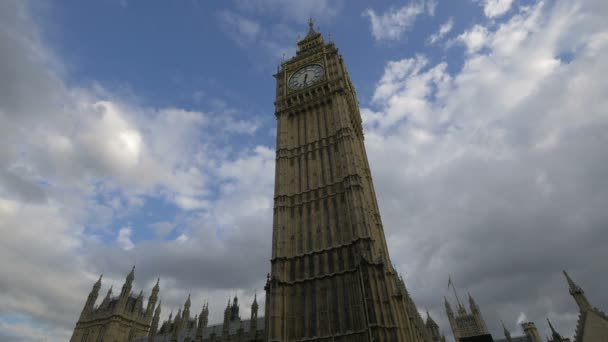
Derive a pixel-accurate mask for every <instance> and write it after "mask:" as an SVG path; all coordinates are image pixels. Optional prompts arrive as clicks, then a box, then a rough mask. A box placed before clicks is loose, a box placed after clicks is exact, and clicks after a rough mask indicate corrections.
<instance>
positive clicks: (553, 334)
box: [547, 317, 562, 342]
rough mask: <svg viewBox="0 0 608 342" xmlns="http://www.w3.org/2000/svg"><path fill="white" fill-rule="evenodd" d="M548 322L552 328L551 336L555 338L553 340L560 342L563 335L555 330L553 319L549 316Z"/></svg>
mask: <svg viewBox="0 0 608 342" xmlns="http://www.w3.org/2000/svg"><path fill="white" fill-rule="evenodd" d="M547 323H549V328H551V335H552V336H551V337H552V338H553V341H555V342H559V341H561V340H562V335H560V334H559V333H558V332H557V331H555V328H553V324H551V321H550V320H549V318H548V317H547Z"/></svg>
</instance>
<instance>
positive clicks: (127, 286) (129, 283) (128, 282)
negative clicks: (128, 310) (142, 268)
mask: <svg viewBox="0 0 608 342" xmlns="http://www.w3.org/2000/svg"><path fill="white" fill-rule="evenodd" d="M134 279H135V266H133V268H132V269H131V272H129V274H127V278H126V279H125V283H124V284H123V285H122V290H121V291H120V300H122V301H123V303H126V300H127V297H129V294H130V293H131V288H132V287H133V280H134Z"/></svg>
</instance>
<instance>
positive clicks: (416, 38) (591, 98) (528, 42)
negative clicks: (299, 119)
mask: <svg viewBox="0 0 608 342" xmlns="http://www.w3.org/2000/svg"><path fill="white" fill-rule="evenodd" d="M309 17H312V18H313V19H314V22H315V26H318V29H319V30H320V31H321V32H322V33H323V34H324V35H325V38H326V40H328V39H331V40H333V41H334V42H335V44H336V46H337V47H338V48H339V50H340V52H341V54H342V55H343V56H344V59H345V63H346V66H347V68H348V70H349V73H350V76H351V78H352V81H353V83H354V85H355V87H356V89H357V95H358V99H359V102H360V107H361V113H362V116H363V122H364V131H365V144H366V148H367V152H368V157H369V162H370V166H371V170H372V174H373V178H374V184H375V188H376V192H377V195H378V202H379V206H380V211H381V214H382V218H383V222H384V226H385V233H386V236H387V240H388V246H389V252H390V255H391V259H392V261H393V264H394V265H395V267H396V269H397V270H398V271H399V272H400V273H401V274H402V275H403V278H404V280H405V283H406V285H407V287H408V290H409V292H410V294H411V295H412V297H413V299H414V301H415V302H416V304H417V306H418V308H419V310H420V311H421V313H422V314H423V316H426V313H425V312H426V310H428V311H429V312H430V314H431V316H432V317H433V318H434V319H435V320H436V321H437V322H438V323H439V325H440V327H441V329H442V331H443V332H444V333H445V334H446V335H447V336H451V332H450V329H449V326H448V323H447V318H446V316H445V312H444V304H443V296H447V297H448V299H449V300H450V301H451V302H452V303H454V302H455V299H454V296H453V294H452V293H451V291H448V288H447V283H448V275H450V274H451V278H452V280H453V282H454V284H455V286H456V289H457V290H458V291H459V295H460V297H461V301H462V300H464V299H465V298H466V294H467V292H468V293H470V294H471V295H472V296H473V297H474V298H475V300H476V301H477V303H478V304H479V306H480V308H481V311H482V313H483V315H484V318H485V321H486V324H487V326H488V328H489V330H490V332H491V333H492V334H494V336H495V337H498V336H501V334H502V328H501V326H500V320H501V319H502V320H503V321H504V322H505V325H506V326H507V327H508V328H509V329H510V330H511V331H512V333H513V334H514V335H519V334H521V327H520V325H519V324H520V323H521V322H524V321H534V322H536V325H537V326H538V328H539V330H540V332H541V335H542V336H546V335H548V331H549V329H548V326H547V324H546V323H545V319H546V318H547V317H549V318H550V319H551V321H552V322H553V323H554V326H556V328H557V329H558V331H559V332H560V333H561V334H562V335H565V336H570V337H571V336H572V335H573V334H574V329H575V325H576V319H577V307H576V304H575V302H574V301H573V299H572V298H571V297H570V295H569V294H568V291H567V285H566V282H565V280H564V278H563V276H562V274H561V270H562V269H566V270H568V271H569V273H570V275H571V276H572V277H573V278H574V280H575V281H576V282H577V283H578V284H579V285H580V286H582V287H583V289H584V290H585V291H586V294H587V296H588V298H589V299H590V301H591V302H592V303H593V304H594V305H595V306H597V307H599V308H601V309H603V310H607V309H608V293H607V292H606V291H605V283H606V282H607V281H608V273H607V272H606V270H607V269H606V265H607V263H606V260H608V249H607V248H606V245H608V233H607V231H608V212H607V211H606V207H607V204H608V182H606V179H607V178H608V154H607V153H606V150H605V149H606V146H607V145H608V133H607V132H608V110H607V108H608V97H606V94H608V80H607V79H606V77H605V75H607V74H608V59H606V58H605V56H607V55H608V24H607V22H606V20H605V19H606V17H608V2H606V1H603V0H580V1H570V0H555V1H525V0H459V1H446V0H413V1H387V0H382V1H374V2H365V1H358V0H349V1H346V0H342V1H339V0H338V1H329V0H310V1H289V0H249V1H246V0H227V1H213V2H212V1H202V0H201V1H197V0H189V1H186V0H185V1H179V2H178V1H173V2H166V1H145V2H144V1H136V0H104V1H96V2H83V1H76V0H66V1H61V2H51V1H25V0H24V1H20V0H3V1H0V234H1V236H2V239H0V340H2V341H66V340H68V339H69V337H70V336H71V332H72V330H73V327H74V325H75V322H76V320H77V318H78V315H79V313H80V310H81V309H82V306H83V305H84V302H85V300H86V297H87V295H88V293H89V291H90V290H91V287H92V286H93V283H94V282H95V281H96V279H97V278H98V277H99V275H100V274H102V273H103V285H102V289H101V296H103V295H104V294H105V292H106V291H107V289H108V287H109V286H110V285H113V286H114V288H115V289H117V288H120V286H121V285H122V284H123V282H124V278H125V276H126V274H127V273H128V272H129V270H130V269H131V267H132V266H133V265H136V269H135V285H134V290H135V291H139V290H140V289H143V291H144V293H145V294H149V293H150V290H151V288H152V286H153V285H154V283H155V282H156V279H157V278H158V277H160V286H161V292H160V297H161V299H162V315H161V316H162V317H163V318H165V317H167V316H168V315H169V313H170V312H171V311H177V309H178V308H179V307H180V306H181V305H182V304H183V303H184V301H185V300H186V298H187V296H188V293H191V294H192V311H193V312H198V311H200V310H201V308H202V306H203V304H204V303H205V302H208V303H209V307H210V323H219V322H221V319H222V310H223V308H224V306H225V303H226V300H227V298H228V297H231V296H234V295H238V296H239V301H240V303H241V313H242V316H243V318H248V317H249V308H248V307H249V305H250V303H251V301H252V299H253V296H254V294H255V293H257V295H258V300H259V301H260V303H261V304H263V302H264V301H263V297H264V293H263V286H264V283H265V279H266V273H267V272H268V271H269V269H270V267H269V259H270V247H271V230H272V220H271V216H272V210H271V208H272V206H273V184H274V157H275V153H274V141H275V129H276V127H275V125H276V124H275V119H274V115H273V111H274V108H273V101H274V87H275V83H274V79H273V77H272V75H273V73H275V72H276V70H277V66H278V65H279V64H280V63H281V60H282V58H289V57H290V56H292V55H293V54H294V52H295V46H296V42H297V40H298V37H299V36H303V35H304V34H305V33H306V32H307V20H308V18H309ZM330 35H331V38H330ZM283 56H285V57H283ZM260 310H261V312H263V305H262V307H261V308H260Z"/></svg>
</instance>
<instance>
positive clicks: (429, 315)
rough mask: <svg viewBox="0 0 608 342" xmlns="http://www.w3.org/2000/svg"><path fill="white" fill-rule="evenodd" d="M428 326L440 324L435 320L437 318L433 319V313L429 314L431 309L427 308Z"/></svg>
mask: <svg viewBox="0 0 608 342" xmlns="http://www.w3.org/2000/svg"><path fill="white" fill-rule="evenodd" d="M425 324H426V326H427V327H431V326H434V327H435V326H436V327H439V325H437V322H435V320H434V319H433V317H431V314H429V310H428V309H427V310H426V322H425Z"/></svg>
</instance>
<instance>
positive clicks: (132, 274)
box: [127, 265, 135, 282]
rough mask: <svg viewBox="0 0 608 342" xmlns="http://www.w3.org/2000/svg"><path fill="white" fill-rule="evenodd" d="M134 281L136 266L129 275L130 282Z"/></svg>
mask: <svg viewBox="0 0 608 342" xmlns="http://www.w3.org/2000/svg"><path fill="white" fill-rule="evenodd" d="M133 279H135V265H133V268H131V272H129V274H127V280H128V281H130V282H133Z"/></svg>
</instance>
